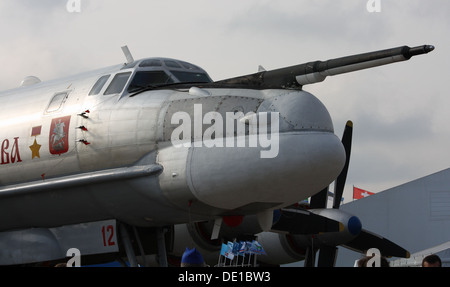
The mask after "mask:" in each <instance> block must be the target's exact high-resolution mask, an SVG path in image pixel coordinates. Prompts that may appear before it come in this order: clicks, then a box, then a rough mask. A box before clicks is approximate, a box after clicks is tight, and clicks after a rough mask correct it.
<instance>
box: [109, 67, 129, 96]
mask: <svg viewBox="0 0 450 287" xmlns="http://www.w3.org/2000/svg"><path fill="white" fill-rule="evenodd" d="M130 75H131V72H126V73H120V74H117V75H115V76H114V79H113V80H112V81H111V84H109V86H108V88H107V89H106V91H105V93H104V95H112V94H118V93H120V92H122V90H123V88H124V87H125V85H126V83H127V82H128V78H129V77H130Z"/></svg>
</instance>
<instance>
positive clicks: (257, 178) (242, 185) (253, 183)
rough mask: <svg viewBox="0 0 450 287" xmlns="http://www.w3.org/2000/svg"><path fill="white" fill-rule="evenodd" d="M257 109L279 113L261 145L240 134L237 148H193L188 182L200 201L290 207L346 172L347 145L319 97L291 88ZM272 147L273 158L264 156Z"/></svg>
mask: <svg viewBox="0 0 450 287" xmlns="http://www.w3.org/2000/svg"><path fill="white" fill-rule="evenodd" d="M258 112H259V113H261V112H271V113H272V114H276V113H279V121H274V120H273V119H272V121H271V124H272V126H271V131H272V133H271V134H261V133H259V134H258V137H257V139H258V145H257V146H253V147H250V146H249V145H248V144H247V145H245V144H241V145H239V143H240V142H241V143H248V142H249V135H247V136H241V137H237V144H236V146H234V147H230V146H227V147H220V148H218V147H213V148H207V147H204V146H203V147H194V148H192V149H191V153H190V156H189V159H190V163H189V164H188V170H187V178H188V184H189V187H190V189H191V192H192V193H193V194H194V195H195V197H197V199H198V200H200V201H201V202H203V203H206V204H208V205H210V206H213V207H216V208H221V209H227V210H234V209H240V210H244V211H245V210H250V209H253V210H255V209H258V210H260V209H264V208H268V207H281V206H286V205H289V204H293V203H295V202H298V201H300V200H303V199H305V198H308V197H309V196H311V195H313V194H315V193H317V192H318V191H320V190H321V189H323V188H324V187H325V186H327V185H329V184H330V183H331V182H332V181H334V180H335V179H336V177H337V176H338V174H339V173H340V171H341V170H342V168H343V166H344V163H345V151H344V148H343V146H342V144H341V141H340V139H339V138H338V137H336V135H334V134H333V132H332V130H333V126H332V121H331V118H330V116H329V113H328V111H327V110H326V108H325V107H324V106H323V104H322V103H321V102H320V101H319V100H318V99H317V98H315V97H314V96H312V95H311V94H309V93H305V92H298V91H297V92H288V93H286V94H284V95H280V96H276V97H272V98H270V99H268V100H266V101H265V102H263V103H262V105H261V106H260V108H259V109H258ZM274 122H278V123H279V133H276V134H274V133H273V131H274V127H273V124H274ZM268 139H270V145H267V140H268ZM263 140H264V141H263ZM263 142H265V143H266V144H265V145H262V144H261V143H263ZM237 146H241V147H237ZM268 149H270V150H271V151H272V154H273V155H274V156H272V157H270V158H264V157H261V151H267V150H268Z"/></svg>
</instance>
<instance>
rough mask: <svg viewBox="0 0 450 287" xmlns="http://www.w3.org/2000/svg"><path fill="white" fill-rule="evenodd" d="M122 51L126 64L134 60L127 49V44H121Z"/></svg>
mask: <svg viewBox="0 0 450 287" xmlns="http://www.w3.org/2000/svg"><path fill="white" fill-rule="evenodd" d="M122 51H123V53H124V55H125V58H126V59H127V64H131V63H133V62H134V59H133V56H132V55H131V52H130V49H128V46H123V47H122Z"/></svg>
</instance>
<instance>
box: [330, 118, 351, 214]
mask: <svg viewBox="0 0 450 287" xmlns="http://www.w3.org/2000/svg"><path fill="white" fill-rule="evenodd" d="M352 136H353V123H352V121H347V124H346V125H345V129H344V134H343V135H342V145H343V146H344V149H345V155H346V160H345V165H344V168H343V169H342V171H341V173H340V174H339V176H338V178H337V179H336V181H335V183H334V184H335V185H334V200H333V208H334V209H338V208H339V206H340V205H341V200H342V194H343V193H344V186H345V181H346V180H347V172H348V166H349V163H350V153H351V149H352Z"/></svg>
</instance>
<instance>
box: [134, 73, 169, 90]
mask: <svg viewBox="0 0 450 287" xmlns="http://www.w3.org/2000/svg"><path fill="white" fill-rule="evenodd" d="M173 82H174V81H173V80H172V78H171V77H170V76H169V75H168V74H166V72H164V71H140V72H137V73H136V75H134V77H133V80H132V81H131V83H130V85H129V86H128V89H127V92H129V93H132V92H136V91H137V90H139V89H142V88H146V87H151V86H158V85H164V84H171V83H173Z"/></svg>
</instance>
